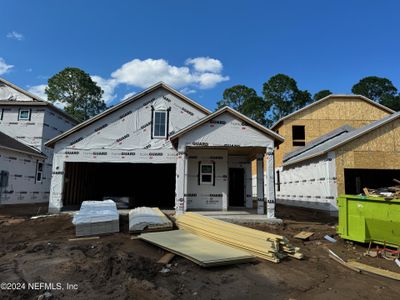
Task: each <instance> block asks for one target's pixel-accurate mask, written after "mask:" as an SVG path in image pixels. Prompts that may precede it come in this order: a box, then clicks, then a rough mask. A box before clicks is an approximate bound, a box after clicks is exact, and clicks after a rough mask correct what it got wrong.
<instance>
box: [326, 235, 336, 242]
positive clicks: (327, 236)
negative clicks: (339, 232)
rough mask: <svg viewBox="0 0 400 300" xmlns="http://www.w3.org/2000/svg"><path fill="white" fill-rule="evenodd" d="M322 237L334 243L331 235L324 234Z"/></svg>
mask: <svg viewBox="0 0 400 300" xmlns="http://www.w3.org/2000/svg"><path fill="white" fill-rule="evenodd" d="M324 239H326V240H327V241H329V242H331V243H336V240H335V239H334V238H333V237H331V236H330V235H325V236H324Z"/></svg>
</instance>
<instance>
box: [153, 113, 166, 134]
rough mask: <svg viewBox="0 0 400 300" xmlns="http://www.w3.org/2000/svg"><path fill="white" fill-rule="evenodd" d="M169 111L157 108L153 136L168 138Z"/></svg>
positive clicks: (154, 116)
mask: <svg viewBox="0 0 400 300" xmlns="http://www.w3.org/2000/svg"><path fill="white" fill-rule="evenodd" d="M167 119H168V118H167V111H166V110H155V111H154V115H153V137H154V138H166V137H167V121H168V120H167Z"/></svg>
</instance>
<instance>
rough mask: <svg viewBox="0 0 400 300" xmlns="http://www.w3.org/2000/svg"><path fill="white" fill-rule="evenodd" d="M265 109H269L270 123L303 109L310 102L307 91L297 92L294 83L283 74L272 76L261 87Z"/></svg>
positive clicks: (297, 89) (309, 95)
mask: <svg viewBox="0 0 400 300" xmlns="http://www.w3.org/2000/svg"><path fill="white" fill-rule="evenodd" d="M263 95H264V101H265V103H266V107H269V108H270V117H271V121H272V122H276V121H277V120H279V119H280V118H282V117H284V116H286V115H288V114H290V113H292V112H294V111H296V110H298V109H300V108H302V107H304V106H305V105H307V104H308V103H310V102H311V94H310V93H309V92H308V91H302V90H299V88H298V87H297V83H296V81H295V80H294V79H293V78H291V77H289V76H287V75H284V74H277V75H275V76H272V77H271V78H270V79H269V80H268V81H267V82H265V83H264V85H263Z"/></svg>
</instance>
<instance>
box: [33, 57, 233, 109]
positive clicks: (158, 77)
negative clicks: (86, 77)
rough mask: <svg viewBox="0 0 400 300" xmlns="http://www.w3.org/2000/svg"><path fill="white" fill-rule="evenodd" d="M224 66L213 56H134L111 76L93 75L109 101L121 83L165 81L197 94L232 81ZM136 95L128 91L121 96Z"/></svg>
mask: <svg viewBox="0 0 400 300" xmlns="http://www.w3.org/2000/svg"><path fill="white" fill-rule="evenodd" d="M222 69H223V66H222V63H221V61H219V60H218V59H214V58H210V57H196V58H189V59H187V60H186V62H185V65H183V66H174V65H170V64H169V63H168V61H166V60H165V59H162V58H160V59H152V58H148V59H145V60H140V59H133V60H131V61H129V62H127V63H125V64H123V65H122V66H121V67H120V68H118V69H117V70H115V71H114V72H112V73H111V76H110V78H103V77H101V76H98V75H92V76H91V78H92V80H93V81H95V82H96V83H97V84H98V85H99V86H100V87H101V88H102V90H103V91H104V94H103V100H104V101H105V102H106V104H110V102H112V101H113V100H114V99H116V98H117V94H116V89H117V88H118V87H119V86H120V85H122V84H124V85H127V86H128V87H132V86H133V87H139V88H143V89H144V88H148V87H149V86H151V85H153V84H155V83H157V82H160V81H163V82H165V83H167V84H169V85H171V86H172V87H174V88H177V89H180V90H181V92H182V93H184V94H187V95H188V94H193V93H196V89H210V88H213V87H215V86H216V85H217V84H218V83H220V82H224V81H227V80H229V76H224V75H222V73H221V72H222ZM32 88H35V87H32ZM43 91H44V89H43ZM133 94H134V93H128V94H126V95H124V97H123V98H121V99H126V98H127V97H129V96H131V95H133ZM38 95H39V93H38Z"/></svg>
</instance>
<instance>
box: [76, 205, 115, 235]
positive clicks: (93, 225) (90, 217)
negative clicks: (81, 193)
mask: <svg viewBox="0 0 400 300" xmlns="http://www.w3.org/2000/svg"><path fill="white" fill-rule="evenodd" d="M72 223H73V224H74V225H75V232H76V236H86V235H94V234H103V233H112V232H119V214H118V211H117V205H116V204H115V202H114V201H112V200H104V201H83V202H82V205H81V209H80V210H79V212H77V213H76V214H75V216H74V218H73V220H72Z"/></svg>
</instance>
